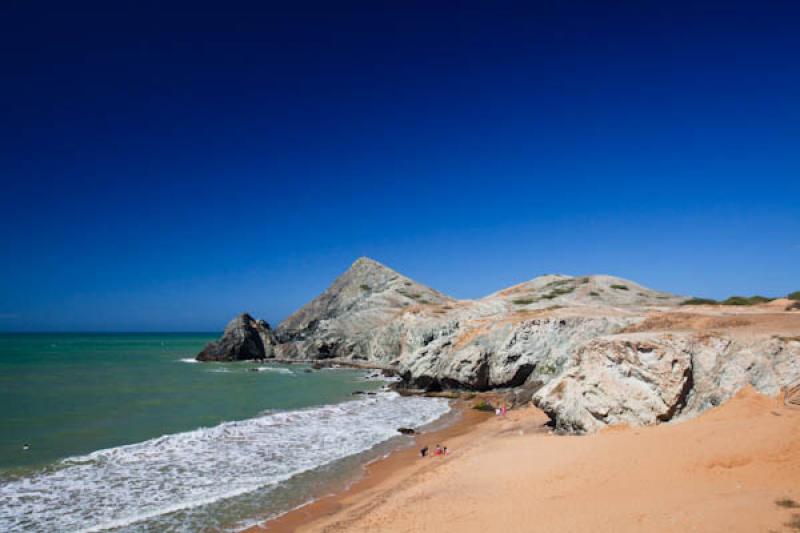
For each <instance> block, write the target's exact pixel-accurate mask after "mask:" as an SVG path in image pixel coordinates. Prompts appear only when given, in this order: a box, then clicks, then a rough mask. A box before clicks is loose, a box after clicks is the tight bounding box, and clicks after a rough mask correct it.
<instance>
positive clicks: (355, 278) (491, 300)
mask: <svg viewBox="0 0 800 533" xmlns="http://www.w3.org/2000/svg"><path fill="white" fill-rule="evenodd" d="M684 300H685V298H684V297H679V296H675V295H672V294H669V293H664V292H660V291H654V290H651V289H648V288H646V287H643V286H641V285H638V284H636V283H634V282H631V281H628V280H624V279H621V278H616V277H613V276H579V277H573V276H565V275H547V276H540V277H538V278H535V279H533V280H531V281H528V282H525V283H521V284H519V285H516V286H514V287H510V288H508V289H505V290H502V291H499V292H497V293H494V294H491V295H488V296H486V297H485V298H482V299H479V300H455V299H453V298H450V297H448V296H446V295H444V294H442V293H440V292H438V291H435V290H433V289H431V288H429V287H426V286H424V285H422V284H419V283H417V282H415V281H413V280H411V279H409V278H407V277H405V276H402V275H400V274H398V273H397V272H395V271H393V270H391V269H389V268H387V267H385V266H383V265H381V264H379V263H377V262H376V261H373V260H371V259H368V258H361V259H359V260H357V261H356V262H355V263H353V265H352V266H351V267H350V268H349V269H348V270H347V271H346V272H345V273H344V274H342V275H341V276H340V277H339V278H337V279H336V280H335V281H334V283H333V284H332V285H331V286H330V287H329V288H328V289H327V290H326V291H325V292H323V293H322V294H320V295H319V296H318V297H317V298H315V299H314V300H312V301H311V302H309V303H308V304H307V305H305V306H304V307H302V308H301V309H300V310H298V311H297V312H296V313H294V314H293V315H292V316H290V317H289V318H287V319H286V320H285V321H284V322H283V323H281V324H280V325H279V326H278V328H277V330H276V332H275V335H274V337H269V339H270V340H269V342H265V341H263V340H262V344H264V345H265V346H267V345H269V346H270V347H271V349H265V350H264V354H265V357H270V356H274V357H277V358H281V359H289V360H292V359H326V358H336V359H337V360H350V361H359V362H362V363H364V362H366V363H373V364H376V365H381V366H382V367H388V368H392V369H395V371H396V372H397V373H398V374H399V375H400V376H402V378H403V382H402V384H403V386H405V387H408V388H415V389H422V390H426V391H440V390H445V389H461V390H464V389H466V390H476V391H483V390H488V389H497V388H501V389H502V388H508V389H513V390H514V391H515V393H516V395H515V397H516V399H517V400H518V401H528V400H529V399H531V398H532V399H533V401H534V402H535V403H537V404H538V405H539V406H541V407H542V408H543V409H545V411H546V412H548V413H549V414H550V416H551V417H552V418H553V419H554V421H555V424H556V426H557V427H558V428H560V429H562V430H565V431H571V432H589V431H594V430H596V429H598V428H600V427H603V426H604V425H606V424H614V423H621V422H626V423H633V424H651V423H657V422H664V421H668V420H672V419H676V418H680V417H686V416H692V415H693V414H695V413H698V412H700V411H702V410H703V409H706V408H708V407H710V406H713V405H717V404H719V403H720V402H722V401H724V400H726V399H728V398H730V397H731V396H732V395H733V394H735V393H736V391H738V390H739V389H740V388H741V387H743V386H744V385H746V384H748V383H749V384H752V385H754V386H755V387H756V388H757V389H759V390H761V391H762V392H766V393H770V394H774V393H777V392H778V391H779V389H780V388H781V387H783V386H785V385H787V384H789V383H793V382H795V381H797V380H800V364H799V363H798V359H800V342H798V340H799V339H800V337H798V335H800V315H798V314H797V313H793V314H792V313H788V312H783V311H782V310H781V311H777V310H775V309H772V308H766V307H765V308H763V309H761V308H759V307H758V306H756V307H754V308H752V309H748V310H747V313H745V315H743V316H738V315H742V313H743V311H741V310H737V311H736V312H735V313H733V314H738V315H737V316H731V310H730V309H726V310H720V309H719V308H717V307H715V306H708V307H703V306H701V307H698V308H694V309H693V311H692V312H691V313H687V312H683V311H684V309H685V308H683V307H679V306H680V304H681V303H682V302H683V301H684ZM251 320H252V319H251ZM231 324H233V322H232V323H231ZM247 328H248V327H247V326H246V327H244V331H245V332H246V331H249V330H248V329H247ZM228 329H231V325H229V327H228V328H226V335H224V336H223V339H222V341H220V344H224V345H225V346H228V347H229V348H226V349H224V350H222V351H224V352H226V353H233V352H235V351H236V350H235V349H233V348H230V347H231V346H235V345H236V344H237V343H238V342H240V340H241V339H251V340H252V339H254V337H253V335H252V334H250V336H249V337H247V336H242V334H241V331H240V330H242V328H240V327H238V326H237V327H235V328H233V332H232V333H231V335H228ZM250 329H252V328H250ZM270 333H271V332H270ZM226 336H227V337H228V338H229V341H230V342H228V341H226ZM259 338H260V337H259ZM247 342H249V341H247ZM251 344H252V343H251ZM207 350H208V349H207ZM216 350H217V351H216V352H214V350H212V352H214V353H219V349H218V348H217V349H216ZM236 353H237V356H236V357H233V359H238V358H241V356H242V355H243V354H246V353H260V352H259V351H258V349H257V346H256V347H255V351H254V352H252V351H251V348H247V349H243V350H239V351H238V352H236ZM201 355H202V354H201Z"/></svg>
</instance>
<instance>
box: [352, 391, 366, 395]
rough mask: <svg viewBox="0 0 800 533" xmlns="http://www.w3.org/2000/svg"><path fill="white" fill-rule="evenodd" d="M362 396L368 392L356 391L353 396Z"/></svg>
mask: <svg viewBox="0 0 800 533" xmlns="http://www.w3.org/2000/svg"><path fill="white" fill-rule="evenodd" d="M362 394H366V392H364V391H363V390H354V391H353V392H352V395H353V396H361V395H362Z"/></svg>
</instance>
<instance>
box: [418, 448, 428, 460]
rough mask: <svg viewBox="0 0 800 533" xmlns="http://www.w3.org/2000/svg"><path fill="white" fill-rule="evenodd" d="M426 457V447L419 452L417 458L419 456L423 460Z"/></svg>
mask: <svg viewBox="0 0 800 533" xmlns="http://www.w3.org/2000/svg"><path fill="white" fill-rule="evenodd" d="M426 455H428V447H427V446H425V447H424V448H422V449H421V450H420V451H419V456H420V457H423V458H424V457H425V456H426Z"/></svg>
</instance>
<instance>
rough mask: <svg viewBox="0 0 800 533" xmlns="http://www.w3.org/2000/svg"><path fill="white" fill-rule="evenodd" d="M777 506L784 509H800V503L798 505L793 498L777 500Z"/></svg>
mask: <svg viewBox="0 0 800 533" xmlns="http://www.w3.org/2000/svg"><path fill="white" fill-rule="evenodd" d="M775 505H777V506H778V507H783V508H784V509H797V508H798V507H800V503H797V502H796V501H794V500H793V499H791V498H781V499H780V500H775Z"/></svg>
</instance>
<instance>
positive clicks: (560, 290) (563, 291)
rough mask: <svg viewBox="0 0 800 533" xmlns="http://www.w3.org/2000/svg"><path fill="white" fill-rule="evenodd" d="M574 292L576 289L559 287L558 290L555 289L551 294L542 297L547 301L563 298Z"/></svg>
mask: <svg viewBox="0 0 800 533" xmlns="http://www.w3.org/2000/svg"><path fill="white" fill-rule="evenodd" d="M574 290H575V287H558V288H556V289H553V290H552V291H550V292H549V293H547V294H545V295H544V296H542V298H544V299H545V300H552V299H553V298H558V297H559V296H562V295H564V294H569V293H571V292H572V291H574Z"/></svg>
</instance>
